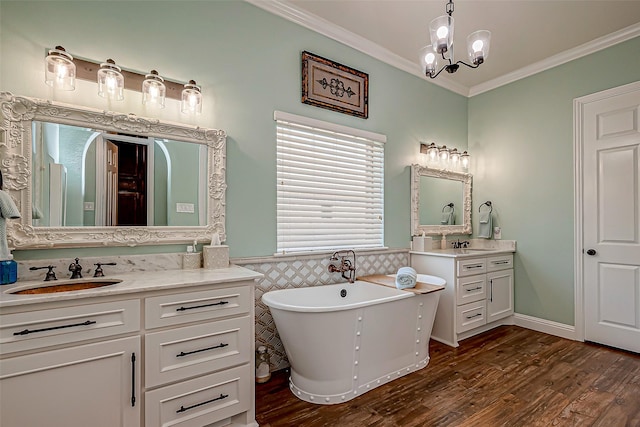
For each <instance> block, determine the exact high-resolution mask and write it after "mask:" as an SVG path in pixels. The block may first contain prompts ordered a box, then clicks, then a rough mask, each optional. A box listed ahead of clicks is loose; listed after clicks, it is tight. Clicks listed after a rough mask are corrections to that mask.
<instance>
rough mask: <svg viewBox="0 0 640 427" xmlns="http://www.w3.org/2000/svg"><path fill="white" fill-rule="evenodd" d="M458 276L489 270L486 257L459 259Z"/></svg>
mask: <svg viewBox="0 0 640 427" xmlns="http://www.w3.org/2000/svg"><path fill="white" fill-rule="evenodd" d="M457 264H458V277H462V276H472V275H474V274H482V273H486V272H487V259H486V258H471V259H461V260H459V261H458V263H457Z"/></svg>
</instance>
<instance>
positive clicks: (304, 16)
mask: <svg viewBox="0 0 640 427" xmlns="http://www.w3.org/2000/svg"><path fill="white" fill-rule="evenodd" d="M245 1H246V2H247V3H250V4H252V5H254V6H256V7H259V8H261V9H263V10H265V11H267V12H271V13H273V14H274V15H278V16H280V17H282V18H284V19H287V20H289V21H291V22H294V23H296V24H298V25H301V26H303V27H305V28H308V29H310V30H312V31H314V32H316V33H319V34H322V35H324V36H326V37H329V38H331V39H333V40H335V41H337V42H339V43H342V44H344V45H346V46H349V47H351V48H353V49H356V50H358V51H360V52H362V53H364V54H366V55H369V56H371V57H373V58H375V59H377V60H379V61H382V62H384V63H386V64H389V65H391V66H392V67H395V68H398V69H400V70H402V71H405V72H407V73H409V74H412V75H414V76H417V77H419V78H421V79H423V80H425V81H428V82H429V83H433V84H435V85H437V86H440V87H443V88H445V89H447V90H450V91H452V92H455V93H457V94H459V95H463V96H465V97H469V98H470V97H472V96H476V95H479V94H481V93H484V92H488V91H490V90H493V89H496V88H498V87H500V86H504V85H506V84H509V83H512V82H514V81H517V80H520V79H523V78H525V77H529V76H532V75H534V74H537V73H540V72H542V71H546V70H549V69H551V68H554V67H557V66H558V65H562V64H565V63H567V62H569V61H573V60H574V59H578V58H581V57H583V56H586V55H589V54H592V53H594V52H597V51H600V50H603V49H606V48H608V47H611V46H613V45H615V44H618V43H622V42H625V41H627V40H630V39H633V38H635V37H638V36H640V23H638V24H633V25H631V26H629V27H626V28H623V29H621V30H619V31H616V32H614V33H611V34H608V35H606V36H603V37H600V38H597V39H595V40H592V41H590V42H588V43H585V44H583V45H580V46H578V47H575V48H573V49H569V50H566V51H564V52H561V53H559V54H557V55H554V56H551V57H549V58H546V59H544V60H542V61H538V62H536V63H534V64H531V65H528V66H526V67H523V68H520V69H519V70H516V71H513V72H511V73H508V74H505V75H503V76H500V77H497V78H495V79H492V80H489V81H487V82H484V83H481V84H479V85H475V86H473V87H471V88H467V87H466V86H464V85H461V84H459V83H457V82H455V81H453V80H450V79H447V78H446V77H440V78H438V79H437V80H432V79H429V78H427V77H426V76H423V75H422V73H421V72H420V69H419V66H418V64H417V63H414V62H412V61H409V60H407V59H405V58H402V57H400V56H399V55H396V54H395V53H393V52H391V51H390V50H388V49H385V48H383V47H382V46H380V45H378V44H376V43H373V42H372V41H370V40H368V39H365V38H364V37H362V36H359V35H357V34H355V33H352V32H350V31H347V30H345V29H344V28H342V27H340V26H338V25H336V24H334V23H332V22H329V21H327V20H325V19H322V18H320V17H319V16H316V15H313V14H311V13H307V12H305V11H302V10H300V9H298V8H296V7H294V6H293V5H291V4H289V3H287V1H286V0H269V1H266V0H245Z"/></svg>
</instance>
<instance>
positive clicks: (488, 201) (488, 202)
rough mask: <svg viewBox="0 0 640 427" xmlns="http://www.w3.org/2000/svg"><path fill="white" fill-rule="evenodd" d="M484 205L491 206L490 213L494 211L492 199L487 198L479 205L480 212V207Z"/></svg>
mask: <svg viewBox="0 0 640 427" xmlns="http://www.w3.org/2000/svg"><path fill="white" fill-rule="evenodd" d="M484 205H487V206H489V213H491V212H493V206H492V205H491V200H487V201H486V202H484V203H483V204H481V205H480V206H478V212H480V208H481V207H482V206H484Z"/></svg>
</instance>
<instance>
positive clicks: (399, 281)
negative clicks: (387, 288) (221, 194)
mask: <svg viewBox="0 0 640 427" xmlns="http://www.w3.org/2000/svg"><path fill="white" fill-rule="evenodd" d="M417 281H418V273H416V271H415V270H414V269H413V268H411V267H401V268H400V269H399V270H398V272H397V273H396V288H398V289H405V288H414V287H415V286H416V282H417Z"/></svg>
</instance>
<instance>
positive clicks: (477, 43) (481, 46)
mask: <svg viewBox="0 0 640 427" xmlns="http://www.w3.org/2000/svg"><path fill="white" fill-rule="evenodd" d="M490 47H491V31H488V30H480V31H476V32H475V33H471V34H469V36H468V37H467V51H468V52H469V60H471V62H472V63H473V65H480V64H482V63H483V62H484V61H485V60H486V59H487V57H488V56H489V48H490Z"/></svg>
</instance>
